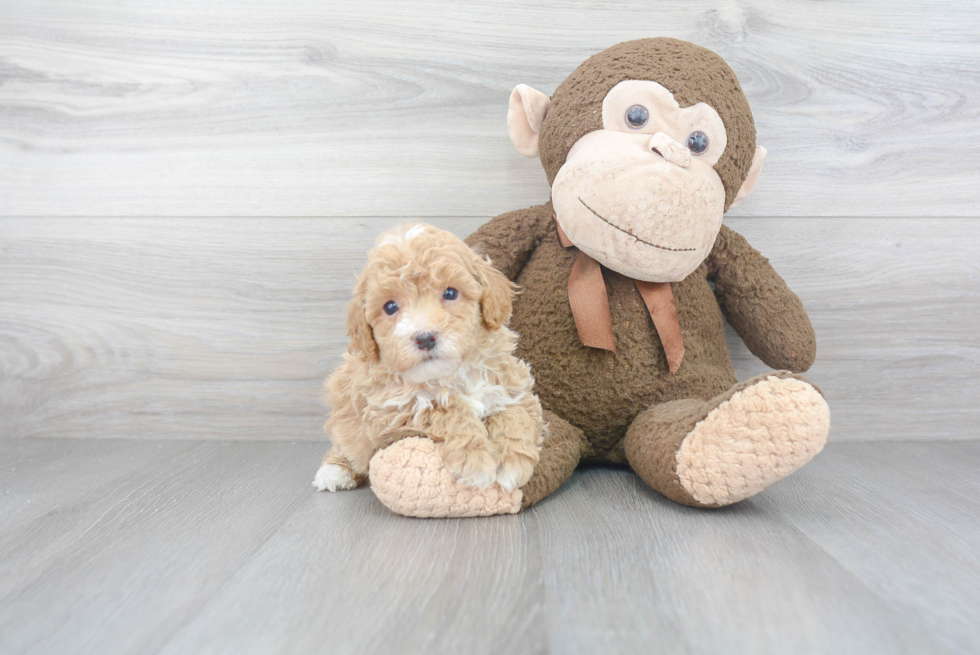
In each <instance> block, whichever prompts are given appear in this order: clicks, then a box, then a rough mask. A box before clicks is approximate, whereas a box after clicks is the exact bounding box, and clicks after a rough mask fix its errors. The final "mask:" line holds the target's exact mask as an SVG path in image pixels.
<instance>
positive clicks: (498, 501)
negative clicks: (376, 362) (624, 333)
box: [371, 411, 586, 517]
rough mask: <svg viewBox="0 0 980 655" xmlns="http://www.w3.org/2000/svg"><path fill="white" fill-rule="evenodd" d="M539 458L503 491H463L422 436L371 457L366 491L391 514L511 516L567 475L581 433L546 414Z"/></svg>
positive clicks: (581, 444)
mask: <svg viewBox="0 0 980 655" xmlns="http://www.w3.org/2000/svg"><path fill="white" fill-rule="evenodd" d="M544 420H545V421H547V422H548V423H549V424H550V431H549V435H548V437H547V438H546V439H545V442H544V445H543V447H542V449H541V459H540V460H539V461H538V463H537V464H536V465H535V467H534V473H533V474H532V475H531V479H530V480H529V481H528V482H527V484H525V485H524V486H523V487H521V488H520V489H515V490H513V491H511V492H507V491H505V490H503V489H501V487H500V486H499V485H496V484H495V485H493V486H491V487H488V488H487V489H474V488H472V487H468V486H466V485H465V484H463V483H462V482H460V481H459V480H458V479H456V478H455V476H453V475H452V474H451V473H450V472H449V469H448V468H447V467H446V465H445V463H443V461H442V459H440V457H439V455H438V453H437V452H436V447H435V444H434V443H433V442H432V440H431V439H426V438H425V437H411V438H408V439H402V440H401V441H398V442H396V443H394V444H392V445H390V446H388V447H387V448H383V449H381V450H379V451H378V452H377V453H376V454H375V455H374V457H373V458H372V459H371V487H372V489H374V494H375V495H376V496H377V497H378V500H380V501H381V503H382V504H383V505H385V506H386V507H387V508H388V509H390V510H391V511H393V512H395V513H397V514H402V515H403V516H415V517H463V516H490V515H493V514H513V513H515V512H518V511H519V510H521V509H523V508H524V507H529V506H530V505H533V504H534V503H536V502H538V501H540V500H542V499H543V498H545V497H546V496H548V495H549V494H551V493H552V492H553V491H554V490H555V489H557V488H558V487H559V486H560V485H561V483H562V482H564V481H565V480H567V479H568V478H569V476H571V474H572V471H574V470H575V467H576V466H578V462H579V460H580V459H581V458H582V454H583V452H585V449H586V442H585V437H584V435H583V434H582V431H581V430H579V429H578V428H575V427H573V426H571V425H570V424H569V423H567V422H566V421H564V420H562V419H560V418H558V417H557V416H555V415H554V414H552V413H550V412H547V411H546V412H544Z"/></svg>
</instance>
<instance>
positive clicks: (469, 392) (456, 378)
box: [384, 364, 528, 420]
mask: <svg viewBox="0 0 980 655" xmlns="http://www.w3.org/2000/svg"><path fill="white" fill-rule="evenodd" d="M526 393H528V391H527V390H525V389H513V390H510V391H509V390H508V389H507V388H506V387H504V386H503V385H502V384H499V383H497V382H493V381H491V380H490V376H489V375H488V371H487V370H486V369H484V368H478V367H476V366H467V365H465V364H464V365H463V366H461V367H460V368H459V369H458V370H457V371H456V372H455V373H454V374H453V375H452V376H451V377H450V378H447V379H445V380H434V381H432V382H427V383H424V384H418V385H410V388H406V389H404V390H403V391H402V393H400V394H398V395H397V396H395V397H393V398H389V399H388V400H386V401H385V403H384V405H385V406H386V407H397V408H399V409H405V408H408V407H411V410H412V413H413V414H419V413H420V412H423V411H426V410H431V409H433V408H435V407H439V406H442V407H447V406H448V405H449V404H450V402H451V399H453V398H455V399H457V400H461V401H462V402H463V403H464V404H465V405H466V406H467V407H469V408H470V410H471V411H472V412H473V414H474V415H475V416H476V417H477V418H479V419H480V420H484V419H486V418H487V417H489V416H493V415H494V414H496V413H498V412H500V411H502V410H504V409H505V408H507V407H509V406H511V405H515V404H517V403H519V402H521V400H522V399H523V398H524V395H525V394H526Z"/></svg>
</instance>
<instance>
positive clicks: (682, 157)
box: [647, 132, 691, 168]
mask: <svg viewBox="0 0 980 655" xmlns="http://www.w3.org/2000/svg"><path fill="white" fill-rule="evenodd" d="M647 147H648V148H650V150H651V152H655V153H657V154H658V155H660V156H661V157H663V158H664V159H666V160H667V161H669V162H670V163H671V164H676V165H677V166H681V167H683V168H687V167H688V166H690V165H691V151H690V150H688V149H687V148H685V147H684V146H682V145H681V144H679V143H677V142H676V141H674V140H673V139H671V138H670V137H669V136H667V135H666V134H664V133H663V132H657V133H656V134H654V135H653V136H652V137H650V142H649V143H648V144H647Z"/></svg>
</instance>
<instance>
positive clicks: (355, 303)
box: [313, 224, 545, 491]
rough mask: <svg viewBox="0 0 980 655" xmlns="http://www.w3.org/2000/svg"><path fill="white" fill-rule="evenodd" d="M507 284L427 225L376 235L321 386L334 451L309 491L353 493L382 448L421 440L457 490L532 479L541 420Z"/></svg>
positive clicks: (456, 242)
mask: <svg viewBox="0 0 980 655" xmlns="http://www.w3.org/2000/svg"><path fill="white" fill-rule="evenodd" d="M513 294H514V285H513V284H512V283H511V282H510V281H509V280H508V279H507V278H506V277H504V276H503V275H502V274H501V273H500V272H498V271H497V270H496V269H494V268H493V267H492V266H491V265H490V262H489V261H486V260H484V259H482V258H480V257H478V256H477V255H476V254H475V253H474V252H473V251H472V250H470V249H469V247H468V246H467V245H466V244H465V243H463V242H462V241H461V240H460V239H458V238H456V237H455V236H453V235H452V234H450V233H449V232H445V231H443V230H439V229H437V228H435V227H432V226H430V225H423V224H416V225H406V226H403V227H401V228H397V229H394V230H390V231H388V232H386V233H384V234H382V235H381V236H380V237H379V238H378V241H377V243H376V244H375V247H374V248H373V249H372V250H371V251H370V252H369V253H368V262H367V266H366V267H365V269H364V271H363V272H362V273H361V274H360V276H359V277H358V279H357V283H356V285H355V286H354V297H353V299H352V300H351V302H350V305H349V307H348V313H347V333H348V335H349V336H350V348H349V350H348V353H347V354H346V355H344V361H343V363H342V364H341V365H340V367H339V368H338V369H337V370H336V372H335V373H334V374H333V375H332V376H330V378H329V379H328V380H327V383H326V386H327V390H328V394H329V398H330V402H331V405H332V411H331V413H330V418H329V419H328V420H327V423H326V426H325V427H324V430H325V431H326V432H327V433H328V434H329V436H330V439H331V441H332V444H333V445H332V447H331V448H330V450H329V451H327V454H326V456H324V458H323V462H322V464H321V467H320V470H319V471H317V474H316V478H315V480H314V482H313V485H314V486H315V487H316V488H317V489H319V490H320V491H324V490H327V491H337V490H338V489H353V488H354V487H356V486H357V485H358V484H360V483H362V482H363V481H364V480H365V479H366V478H367V475H368V463H369V462H370V461H371V457H372V456H373V455H374V453H376V452H377V451H378V450H380V449H381V448H384V447H385V446H387V445H390V444H391V443H393V442H395V441H397V440H398V439H401V438H403V437H407V436H416V435H419V436H425V437H428V438H430V439H432V440H433V441H434V442H435V443H436V449H437V452H438V453H439V455H440V456H441V457H442V460H443V462H444V463H445V465H446V466H447V467H448V469H449V471H450V472H451V473H452V474H453V475H455V476H456V477H457V478H458V479H460V480H461V481H462V482H463V483H464V484H466V485H469V486H472V487H476V488H480V489H482V488H486V487H489V486H490V485H492V484H493V483H494V482H497V483H498V484H500V486H501V487H502V488H503V489H504V490H506V491H513V490H514V489H516V488H517V487H520V486H523V485H524V484H525V483H526V482H527V481H528V480H529V479H530V477H531V473H532V471H533V469H534V466H535V464H537V462H538V454H539V451H540V448H541V443H542V441H543V440H544V432H545V425H544V422H543V420H542V416H541V405H540V403H539V402H538V398H537V396H535V395H534V393H533V391H532V386H533V384H534V381H533V379H532V377H531V371H530V368H529V366H528V365H527V364H525V363H524V362H522V361H520V360H518V359H517V358H516V357H514V355H513V354H512V353H513V351H514V348H515V346H516V344H517V335H516V334H515V333H514V332H513V331H511V330H510V329H508V328H507V327H506V323H507V321H508V320H509V319H510V314H511V298H512V296H513Z"/></svg>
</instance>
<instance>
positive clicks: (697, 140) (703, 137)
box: [687, 130, 708, 155]
mask: <svg viewBox="0 0 980 655" xmlns="http://www.w3.org/2000/svg"><path fill="white" fill-rule="evenodd" d="M687 149H688V150H690V151H691V154H694V155H700V154H701V153H702V152H704V151H705V150H707V149H708V135H707V134H705V133H704V132H702V131H701V130H698V131H696V132H691V133H690V134H689V135H688V136H687Z"/></svg>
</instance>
